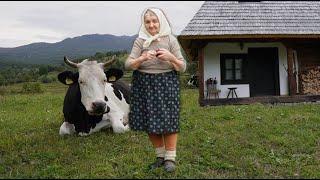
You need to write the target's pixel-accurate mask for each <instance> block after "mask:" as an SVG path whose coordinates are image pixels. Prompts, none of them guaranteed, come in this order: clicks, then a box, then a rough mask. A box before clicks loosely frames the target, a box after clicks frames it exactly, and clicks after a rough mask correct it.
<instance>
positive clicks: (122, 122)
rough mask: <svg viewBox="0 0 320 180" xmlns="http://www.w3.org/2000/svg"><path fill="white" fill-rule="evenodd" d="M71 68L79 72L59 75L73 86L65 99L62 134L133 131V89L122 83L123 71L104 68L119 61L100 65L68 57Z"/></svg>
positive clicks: (70, 86) (62, 80) (82, 134)
mask: <svg viewBox="0 0 320 180" xmlns="http://www.w3.org/2000/svg"><path fill="white" fill-rule="evenodd" d="M64 61H65V63H66V64H67V65H69V66H71V67H73V68H77V70H78V72H76V73H73V72H71V71H64V72H62V73H60V74H59V75H58V79H59V81H60V82H62V83H63V84H66V85H68V86H69V88H68V91H67V93H66V96H65V99H64V106H63V114H64V122H63V124H62V125H61V127H60V132H59V134H60V135H66V134H73V133H74V132H77V133H78V134H79V135H81V136H86V135H89V134H91V133H94V132H97V131H99V130H100V129H102V128H107V127H112V129H113V131H114V132H115V133H123V132H125V131H128V130H129V123H128V113H129V99H130V89H129V86H128V85H126V84H125V83H124V82H122V81H121V80H119V79H120V78H121V77H122V76H123V72H122V71H121V70H119V69H114V68H110V69H109V70H107V71H106V72H104V69H105V68H107V67H108V66H109V65H111V64H112V63H113V62H114V61H115V59H114V57H113V58H112V60H110V61H108V62H106V63H97V62H96V61H88V60H87V59H86V60H84V61H82V62H81V63H74V62H71V61H70V60H68V59H67V58H66V57H65V58H64Z"/></svg>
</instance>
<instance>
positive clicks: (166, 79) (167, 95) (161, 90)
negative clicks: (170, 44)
mask: <svg viewBox="0 0 320 180" xmlns="http://www.w3.org/2000/svg"><path fill="white" fill-rule="evenodd" d="M131 88H132V89H131V90H132V91H131V92H132V94H131V101H130V102H131V104H130V113H129V125H130V129H131V130H136V131H139V130H140V131H145V132H147V133H152V134H167V133H176V132H179V113H180V88H179V78H178V74H177V72H176V71H170V72H166V73H159V74H148V73H143V72H140V71H138V70H135V71H134V72H133V76H132V87H131Z"/></svg>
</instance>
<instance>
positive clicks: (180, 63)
mask: <svg viewBox="0 0 320 180" xmlns="http://www.w3.org/2000/svg"><path fill="white" fill-rule="evenodd" d="M170 62H171V64H172V65H173V68H174V69H175V70H176V71H184V70H185V64H184V62H183V61H181V60H178V59H177V58H176V57H174V59H172V60H171V61H170Z"/></svg>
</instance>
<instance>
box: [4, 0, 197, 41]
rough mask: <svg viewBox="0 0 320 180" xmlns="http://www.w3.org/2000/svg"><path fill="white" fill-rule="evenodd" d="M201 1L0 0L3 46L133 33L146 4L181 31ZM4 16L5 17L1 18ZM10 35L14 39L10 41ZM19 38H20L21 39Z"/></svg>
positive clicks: (176, 32)
mask: <svg viewBox="0 0 320 180" xmlns="http://www.w3.org/2000/svg"><path fill="white" fill-rule="evenodd" d="M202 4H203V2H201V1H185V2H183V1H139V2H132V1H97V2H92V1H90V2H83V1H81V2H75V1H69V2H59V1H57V2H0V17H1V26H2V27H1V29H0V39H3V38H4V37H6V38H7V40H6V41H3V42H0V47H14V46H18V45H23V44H20V43H18V42H39V41H41V42H57V41H61V40H63V39H65V38H67V37H75V36H80V35H84V34H96V33H98V34H113V35H134V34H137V33H138V29H139V27H140V23H141V22H140V16H141V13H142V12H143V10H144V9H145V8H147V7H159V8H162V9H163V10H164V12H165V13H166V14H167V16H168V19H169V21H170V22H171V24H172V26H173V27H172V29H173V32H174V33H175V34H179V33H180V32H181V31H182V29H183V28H184V27H185V26H186V25H187V23H188V22H189V21H190V20H191V19H192V17H193V16H194V15H195V13H196V12H197V11H198V10H199V8H200V6H201V5H202ZM2 19H3V20H2ZM9 39H15V40H13V41H12V42H11V43H10V40H9ZM19 40H20V41H19Z"/></svg>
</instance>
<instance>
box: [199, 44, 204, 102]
mask: <svg viewBox="0 0 320 180" xmlns="http://www.w3.org/2000/svg"><path fill="white" fill-rule="evenodd" d="M198 66H199V104H200V106H202V101H203V100H204V83H203V82H204V48H203V47H200V48H199V49H198Z"/></svg>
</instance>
